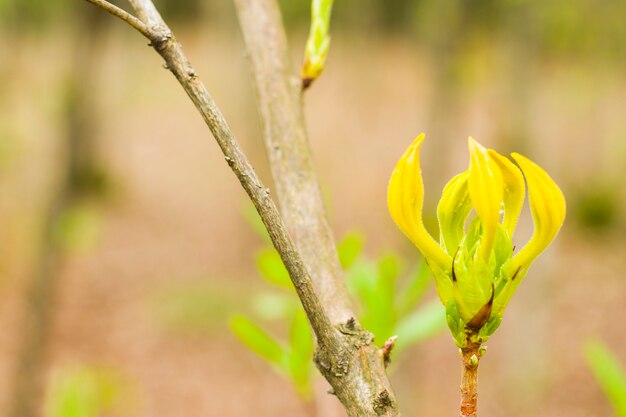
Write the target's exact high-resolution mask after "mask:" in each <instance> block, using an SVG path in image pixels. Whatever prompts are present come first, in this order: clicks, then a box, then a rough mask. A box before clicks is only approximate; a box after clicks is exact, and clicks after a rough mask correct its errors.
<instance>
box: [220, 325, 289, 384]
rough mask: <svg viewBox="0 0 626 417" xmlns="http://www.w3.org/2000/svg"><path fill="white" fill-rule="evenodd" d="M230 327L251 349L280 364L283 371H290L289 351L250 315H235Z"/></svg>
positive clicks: (279, 366)
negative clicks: (251, 318) (253, 320)
mask: <svg viewBox="0 0 626 417" xmlns="http://www.w3.org/2000/svg"><path fill="white" fill-rule="evenodd" d="M230 328H231V330H232V332H233V333H234V334H235V336H236V337H237V338H238V339H239V340H240V341H241V342H242V343H243V344H244V345H246V346H247V347H248V348H249V349H250V350H252V351H253V352H255V353H256V354H258V355H259V356H261V357H262V358H263V359H265V360H267V361H268V362H270V363H272V364H274V365H276V366H278V368H279V369H280V370H281V371H283V372H287V373H288V372H289V369H288V360H289V353H288V351H287V349H285V348H284V347H283V346H282V345H281V344H280V343H278V342H277V341H276V340H274V339H273V338H272V337H271V336H270V335H269V334H267V333H266V332H265V330H263V329H262V328H260V327H259V326H258V325H256V324H255V323H254V322H252V321H251V320H250V319H249V318H248V317H246V316H243V315H235V316H233V317H232V318H231V320H230Z"/></svg>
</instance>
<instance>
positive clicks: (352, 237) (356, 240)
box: [337, 232, 365, 269]
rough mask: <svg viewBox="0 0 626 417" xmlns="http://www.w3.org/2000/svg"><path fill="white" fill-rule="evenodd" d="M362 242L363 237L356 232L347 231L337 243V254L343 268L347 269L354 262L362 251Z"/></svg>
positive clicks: (363, 240) (363, 241)
mask: <svg viewBox="0 0 626 417" xmlns="http://www.w3.org/2000/svg"><path fill="white" fill-rule="evenodd" d="M364 244H365V238H364V237H363V236H362V235H361V234H359V233H356V232H352V233H348V234H347V235H345V236H344V238H343V239H342V240H341V241H340V242H339V243H338V244H337V254H338V255H339V262H340V263H341V267H342V268H343V269H348V268H350V267H351V266H352V265H353V264H354V262H355V261H356V260H357V258H358V257H359V255H360V254H361V252H362V251H363V246H364Z"/></svg>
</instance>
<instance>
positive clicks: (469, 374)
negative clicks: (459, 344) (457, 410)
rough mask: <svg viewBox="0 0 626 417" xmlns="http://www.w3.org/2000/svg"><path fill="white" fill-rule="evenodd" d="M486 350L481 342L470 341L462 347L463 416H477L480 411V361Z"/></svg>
mask: <svg viewBox="0 0 626 417" xmlns="http://www.w3.org/2000/svg"><path fill="white" fill-rule="evenodd" d="M483 353H484V350H481V348H480V344H477V343H470V344H469V345H468V346H467V347H466V348H463V349H461V356H462V357H463V373H462V377H461V417H476V416H477V413H478V407H477V404H478V363H479V362H480V357H481V356H482V355H483Z"/></svg>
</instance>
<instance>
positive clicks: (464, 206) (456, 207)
mask: <svg viewBox="0 0 626 417" xmlns="http://www.w3.org/2000/svg"><path fill="white" fill-rule="evenodd" d="M468 177H469V171H465V172H462V173H460V174H459V175H457V176H456V177H454V178H452V179H451V180H450V182H448V184H446V186H445V188H444V189H443V192H442V193H441V200H439V205H438V206H437V218H438V219H439V233H440V235H441V236H440V239H439V241H440V243H441V245H442V246H443V247H444V249H445V250H446V252H447V253H448V255H453V254H454V252H455V251H456V248H457V246H459V243H460V242H461V239H462V238H463V235H464V234H465V221H466V220H467V217H468V216H469V214H470V212H471V211H472V203H471V201H470V198H469V193H468V190H467V179H468Z"/></svg>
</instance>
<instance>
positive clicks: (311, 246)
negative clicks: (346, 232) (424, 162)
mask: <svg viewBox="0 0 626 417" xmlns="http://www.w3.org/2000/svg"><path fill="white" fill-rule="evenodd" d="M88 1H90V0H88ZM129 2H130V4H131V5H132V7H133V9H134V10H135V13H136V14H137V16H139V19H140V20H141V21H142V22H143V24H144V25H145V27H146V31H147V33H144V35H145V36H147V37H148V38H149V39H150V45H151V46H152V47H153V48H154V49H155V50H156V51H157V52H158V53H159V54H160V55H161V56H162V57H163V59H164V60H165V64H166V67H167V68H168V69H169V70H170V71H171V72H172V73H173V74H174V76H175V77H176V79H177V80H178V82H179V83H180V84H181V86H182V87H183V89H184V90H185V92H186V93H187V95H188V96H189V98H190V99H191V100H192V102H193V103H194V105H195V106H196V108H197V109H198V111H199V112H200V114H201V115H202V117H203V119H204V121H205V122H206V124H207V126H208V127H209V129H210V130H211V132H212V133H213V136H214V137H215V139H216V141H217V143H218V145H219V146H220V148H221V149H222V152H223V153H224V157H225V159H226V162H227V163H228V165H229V166H230V167H231V169H232V170H233V172H234V173H235V175H236V176H237V178H238V179H239V182H240V183H241V185H242V186H243V188H244V189H245V191H246V193H247V194H248V196H249V197H250V199H251V200H252V202H253V203H254V205H255V207H256V209H257V211H258V212H259V215H260V216H261V219H262V220H263V223H264V225H265V227H266V228H267V230H268V232H269V235H270V237H271V239H272V243H273V244H274V247H275V248H276V250H277V251H278V253H279V254H280V256H281V259H282V261H283V263H284V264H285V267H286V269H287V271H288V272H289V276H290V277H291V280H292V282H293V284H294V287H295V289H296V292H297V294H298V296H299V298H300V301H301V302H302V306H303V307H304V310H305V312H306V314H307V316H308V319H309V322H310V323H311V327H312V329H313V331H314V333H315V335H316V338H317V345H318V350H317V352H316V364H317V365H318V368H319V369H320V371H321V372H322V374H323V375H324V376H325V377H326V379H327V380H328V381H329V382H330V384H331V385H332V387H333V391H334V393H335V394H336V395H337V397H338V398H339V399H340V401H341V402H342V403H343V404H344V406H345V407H346V410H347V411H348V414H349V415H350V416H355V417H356V416H359V417H379V416H390V417H391V416H399V415H400V414H399V411H398V407H397V402H396V399H395V397H394V394H393V391H392V390H391V386H390V384H389V381H388V380H387V377H386V375H385V366H384V360H383V358H382V355H380V353H379V351H378V349H377V348H376V347H375V346H374V344H373V343H372V342H373V336H372V335H371V334H370V333H369V332H367V331H365V330H364V329H363V328H362V327H361V326H360V325H359V324H358V322H356V320H355V319H354V314H353V312H352V311H351V309H350V306H349V301H348V297H347V294H346V291H345V288H344V287H343V284H342V281H341V274H342V272H341V268H340V265H339V262H338V259H337V254H336V249H335V245H334V242H333V238H332V234H331V231H330V227H329V226H328V222H327V220H326V215H325V210H324V207H323V203H322V198H321V193H320V190H319V185H318V183H317V179H316V177H315V174H314V171H313V164H312V161H311V157H310V152H309V149H308V140H307V137H306V130H305V129H304V121H303V117H302V109H301V105H300V102H299V94H300V81H299V79H298V78H297V77H295V76H289V75H288V74H289V73H290V70H289V65H287V64H286V62H287V61H286V60H287V48H286V41H285V40H284V32H283V29H282V23H281V21H280V13H279V12H278V9H277V7H276V4H275V3H274V2H273V1H271V0H254V1H251V0H239V1H237V6H238V9H239V13H240V20H241V21H242V26H244V37H245V38H246V43H247V45H248V49H249V52H250V53H251V61H252V66H253V70H254V72H255V75H256V74H257V73H258V76H257V88H258V90H259V107H260V109H261V113H262V114H263V120H264V124H265V136H266V145H268V144H269V145H268V146H270V147H271V151H270V150H268V154H269V156H270V163H271V165H272V173H273V176H274V179H275V182H276V186H277V193H278V195H279V197H280V201H281V204H282V208H283V214H284V215H285V217H286V219H287V220H286V223H287V224H288V225H289V227H290V232H291V233H292V235H293V236H294V237H295V241H296V242H297V243H298V247H297V248H296V246H295V245H294V242H293V241H292V240H291V237H290V235H289V233H288V231H287V228H286V226H285V223H284V222H283V219H282V218H281V216H280V214H279V212H278V209H277V208H276V205H275V204H274V201H273V200H272V198H271V197H270V193H269V189H268V188H266V187H265V185H264V184H263V183H262V182H261V180H260V179H259V177H258V176H257V175H256V173H255V172H254V169H253V168H252V166H251V164H250V163H249V161H248V159H247V157H246V155H245V154H244V153H243V151H242V150H241V148H240V147H239V144H238V143H237V141H236V139H235V137H234V135H233V133H232V132H231V130H230V127H229V126H228V124H227V123H226V120H225V119H224V117H223V115H222V113H221V112H220V110H219V109H218V107H217V106H216V104H215V102H214V101H213V99H212V98H211V96H210V95H209V93H208V91H207V90H206V88H205V86H204V85H203V84H202V82H201V81H200V80H199V78H198V75H197V74H196V71H195V70H194V69H193V67H192V66H191V64H190V63H189V61H188V59H187V57H186V55H185V54H184V52H183V50H182V47H181V45H180V44H179V43H178V42H177V41H176V39H175V37H174V36H173V34H172V32H171V31H170V29H169V28H168V26H167V25H166V23H165V22H164V21H163V19H162V18H161V16H160V14H159V12H158V11H157V9H156V8H155V6H154V4H153V3H152V1H151V0H129ZM97 3H100V2H97ZM255 6H256V7H255ZM107 10H108V9H107ZM109 11H110V10H109ZM255 13H258V14H255ZM248 26H249V27H248ZM142 33H143V32H142ZM257 36H258V38H257V39H256V40H255V42H251V41H250V37H253V38H254V37H257ZM264 48H266V50H267V54H265V53H264ZM259 60H260V61H263V60H268V62H266V64H267V65H266V66H263V65H259ZM275 70H277V71H278V72H276V73H275V74H273V72H274V71H275ZM272 74H273V75H272ZM259 81H261V82H259ZM261 84H263V85H262V86H261ZM272 93H274V94H277V95H278V96H279V97H280V98H278V99H277V100H276V101H273V100H265V99H263V97H265V96H266V95H267V94H270V95H271V94H272ZM283 97H286V101H283ZM281 115H283V116H284V118H281ZM274 133H275V134H277V136H276V137H277V141H276V142H271V141H268V139H267V136H268V135H270V136H271V135H273V134H274ZM283 178H284V180H283ZM312 276H314V277H315V281H313V280H312V279H311V277H312Z"/></svg>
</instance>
